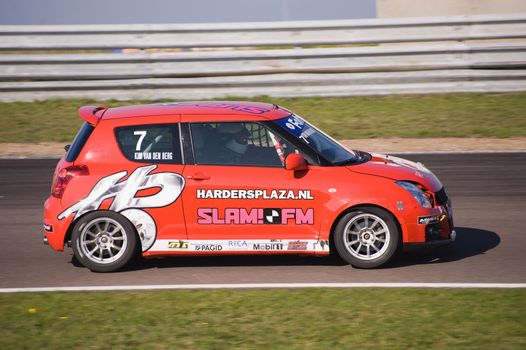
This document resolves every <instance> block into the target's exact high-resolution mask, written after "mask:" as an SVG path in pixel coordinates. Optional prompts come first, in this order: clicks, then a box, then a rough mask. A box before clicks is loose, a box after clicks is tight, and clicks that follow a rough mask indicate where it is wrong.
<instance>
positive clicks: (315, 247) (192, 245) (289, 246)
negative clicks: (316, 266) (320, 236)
mask: <svg viewBox="0 0 526 350" xmlns="http://www.w3.org/2000/svg"><path fill="white" fill-rule="evenodd" d="M149 251H150V252H155V251H162V252H166V251H174V252H176V251H185V252H186V251H191V252H218V251H226V252H236V251H237V252H246V251H256V252H266V251H267V252H281V251H283V252H289V251H309V252H328V251H329V242H328V241H327V240H314V239H311V240H309V239H290V240H284V239H266V240H265V239H256V240H173V239H158V240H157V241H156V242H155V244H154V245H153V246H152V248H151V249H150V250H149Z"/></svg>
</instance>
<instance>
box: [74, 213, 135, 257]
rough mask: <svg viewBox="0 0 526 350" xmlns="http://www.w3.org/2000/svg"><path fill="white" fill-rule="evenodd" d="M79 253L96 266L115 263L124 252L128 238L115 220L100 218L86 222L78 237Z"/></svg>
mask: <svg viewBox="0 0 526 350" xmlns="http://www.w3.org/2000/svg"><path fill="white" fill-rule="evenodd" d="M78 245H79V248H80V251H81V252H82V254H84V255H85V256H86V257H87V258H88V259H89V260H91V261H93V262H96V263H98V264H110V263H112V262H114V261H117V260H118V259H119V258H120V257H121V256H122V255H123V254H124V252H125V251H126V247H127V245H128V238H127V236H126V233H125V232H124V228H123V227H122V225H121V224H119V223H118V222H117V221H116V220H113V219H110V218H108V217H101V218H97V219H94V220H92V221H90V222H88V223H87V224H86V225H85V226H84V228H83V229H82V232H81V234H80V237H79V242H78Z"/></svg>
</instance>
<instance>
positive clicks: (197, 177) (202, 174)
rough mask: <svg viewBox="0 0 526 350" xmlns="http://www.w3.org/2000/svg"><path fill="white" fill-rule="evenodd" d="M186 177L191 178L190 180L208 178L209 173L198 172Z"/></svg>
mask: <svg viewBox="0 0 526 350" xmlns="http://www.w3.org/2000/svg"><path fill="white" fill-rule="evenodd" d="M187 178H189V179H192V180H198V181H201V180H210V175H207V174H204V173H201V172H199V173H195V174H193V175H188V176H187Z"/></svg>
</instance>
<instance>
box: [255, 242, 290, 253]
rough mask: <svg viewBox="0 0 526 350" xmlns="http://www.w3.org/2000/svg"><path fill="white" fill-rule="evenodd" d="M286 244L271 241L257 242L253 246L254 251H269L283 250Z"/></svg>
mask: <svg viewBox="0 0 526 350" xmlns="http://www.w3.org/2000/svg"><path fill="white" fill-rule="evenodd" d="M284 246H285V245H284V243H283V242H282V241H281V240H279V239H276V240H272V239H271V240H270V241H269V242H257V243H253V244H252V249H253V250H258V251H269V250H283V247H284Z"/></svg>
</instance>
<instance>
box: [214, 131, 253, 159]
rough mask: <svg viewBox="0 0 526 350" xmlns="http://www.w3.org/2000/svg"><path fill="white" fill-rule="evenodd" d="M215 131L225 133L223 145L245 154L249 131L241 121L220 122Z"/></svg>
mask: <svg viewBox="0 0 526 350" xmlns="http://www.w3.org/2000/svg"><path fill="white" fill-rule="evenodd" d="M217 131H218V132H219V133H220V134H223V135H225V139H226V143H225V147H226V148H227V149H229V150H231V151H232V152H235V153H238V154H245V152H246V151H247V149H248V137H249V136H250V133H249V132H248V130H247V129H246V128H245V126H244V125H243V124H241V123H221V124H220V125H219V126H218V128H217Z"/></svg>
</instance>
